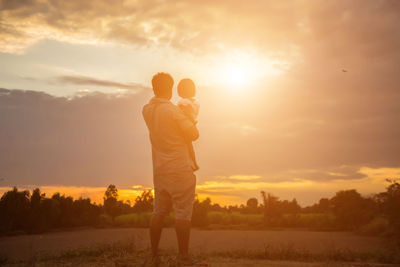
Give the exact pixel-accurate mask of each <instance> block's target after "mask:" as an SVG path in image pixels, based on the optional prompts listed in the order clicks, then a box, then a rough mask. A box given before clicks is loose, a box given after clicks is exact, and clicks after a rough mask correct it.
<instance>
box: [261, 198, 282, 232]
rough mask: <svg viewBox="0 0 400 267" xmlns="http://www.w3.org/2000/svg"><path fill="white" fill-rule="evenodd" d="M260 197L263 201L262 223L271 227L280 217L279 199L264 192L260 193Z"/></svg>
mask: <svg viewBox="0 0 400 267" xmlns="http://www.w3.org/2000/svg"><path fill="white" fill-rule="evenodd" d="M261 196H262V198H263V201H264V222H265V223H266V225H272V224H274V223H276V221H277V219H279V218H280V217H281V216H282V213H281V211H280V207H279V206H280V205H279V204H280V203H279V198H278V197H275V196H273V195H272V194H270V193H268V194H266V193H265V192H264V191H261Z"/></svg>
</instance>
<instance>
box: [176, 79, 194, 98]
mask: <svg viewBox="0 0 400 267" xmlns="http://www.w3.org/2000/svg"><path fill="white" fill-rule="evenodd" d="M178 95H179V96H180V97H182V98H192V97H195V95H196V86H195V85H194V82H193V81H192V80H191V79H182V80H181V81H180V82H179V84H178Z"/></svg>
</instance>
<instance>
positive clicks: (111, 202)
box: [103, 184, 118, 221]
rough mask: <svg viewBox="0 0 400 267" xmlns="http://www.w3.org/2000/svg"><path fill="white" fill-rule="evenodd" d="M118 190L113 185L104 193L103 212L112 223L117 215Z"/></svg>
mask: <svg viewBox="0 0 400 267" xmlns="http://www.w3.org/2000/svg"><path fill="white" fill-rule="evenodd" d="M117 198H118V189H117V187H116V186H115V185H113V184H110V185H109V186H108V187H107V190H106V192H105V193H104V197H103V200H104V210H105V211H106V213H107V214H109V215H110V216H111V218H112V220H113V221H114V218H115V217H116V216H117V215H118V203H117V202H118V201H117Z"/></svg>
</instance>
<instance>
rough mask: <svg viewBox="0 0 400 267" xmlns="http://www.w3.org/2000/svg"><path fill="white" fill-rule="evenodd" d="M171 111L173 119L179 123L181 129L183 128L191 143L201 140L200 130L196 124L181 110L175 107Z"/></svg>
mask: <svg viewBox="0 0 400 267" xmlns="http://www.w3.org/2000/svg"><path fill="white" fill-rule="evenodd" d="M171 111H172V117H173V119H174V120H175V121H176V122H177V124H178V126H179V128H181V130H182V132H183V135H184V137H185V139H186V140H188V141H190V142H192V141H195V140H197V139H198V138H199V130H198V129H197V127H196V124H195V123H194V122H193V121H192V120H190V119H189V118H188V117H187V116H186V115H185V114H184V113H183V111H182V110H181V109H180V108H178V107H176V106H175V108H174V109H172V110H171Z"/></svg>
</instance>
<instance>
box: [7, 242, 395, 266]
mask: <svg viewBox="0 0 400 267" xmlns="http://www.w3.org/2000/svg"><path fill="white" fill-rule="evenodd" d="M193 256H194V258H196V259H199V260H201V261H202V262H203V263H207V264H209V266H233V267H239V266H271V267H272V266H274V267H279V266H281V267H291V266H293V267H317V266H318V267H322V266H328V267H361V266H368V267H384V266H399V265H398V264H400V255H399V254H398V253H395V252H391V253H390V252H387V253H362V252H354V251H349V250H340V249H339V250H331V251H326V252H324V253H313V252H311V251H307V250H303V249H296V248H294V247H292V246H285V247H282V246H277V247H274V246H268V247H264V248H263V249H260V250H251V251H250V250H233V251H226V252H214V253H195V254H194V255H193ZM175 257H176V256H175V252H174V251H171V250H164V251H162V257H161V264H160V265H158V266H169V267H173V266H179V264H178V263H177V262H176V260H175ZM0 265H2V266H119V267H122V266H155V265H154V264H153V263H152V262H151V256H150V254H149V252H148V250H138V249H137V248H136V245H135V243H132V242H128V243H124V242H119V243H113V244H109V245H101V246H99V245H98V246H93V247H91V248H86V249H74V250H67V251H64V252H62V253H59V254H42V255H41V256H35V257H32V258H30V259H26V260H13V261H8V260H5V259H0Z"/></svg>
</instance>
